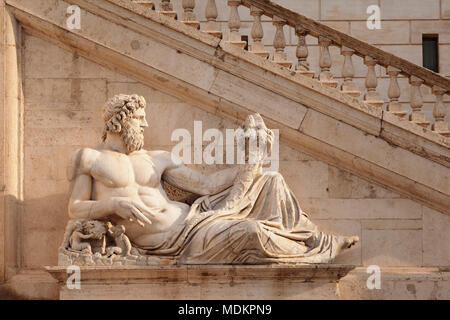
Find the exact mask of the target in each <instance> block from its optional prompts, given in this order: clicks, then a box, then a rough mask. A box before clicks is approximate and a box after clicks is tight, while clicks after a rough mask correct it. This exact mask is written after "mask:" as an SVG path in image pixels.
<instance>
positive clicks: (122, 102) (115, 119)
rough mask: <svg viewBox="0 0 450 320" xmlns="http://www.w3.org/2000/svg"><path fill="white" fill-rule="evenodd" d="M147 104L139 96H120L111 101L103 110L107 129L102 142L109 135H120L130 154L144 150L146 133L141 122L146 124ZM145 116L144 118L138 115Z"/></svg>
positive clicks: (104, 131)
mask: <svg viewBox="0 0 450 320" xmlns="http://www.w3.org/2000/svg"><path fill="white" fill-rule="evenodd" d="M145 106H146V102H145V99H144V97H142V96H138V95H137V94H133V95H125V94H119V95H116V96H114V97H113V98H112V99H111V100H109V101H108V102H107V103H106V105H105V107H104V109H103V120H104V121H105V128H104V130H103V136H102V140H103V142H104V141H105V140H106V138H107V136H108V134H119V135H120V136H121V137H122V140H123V142H124V144H125V146H126V148H127V151H128V153H131V152H133V151H137V150H140V149H142V147H143V146H144V133H143V129H142V127H141V125H140V122H139V121H143V122H145V124H146V123H147V122H146V121H145V113H144V112H143V110H145ZM141 113H142V114H143V116H142V117H143V118H142V119H141V118H140V117H138V114H139V115H140V114H141Z"/></svg>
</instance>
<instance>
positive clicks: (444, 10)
mask: <svg viewBox="0 0 450 320" xmlns="http://www.w3.org/2000/svg"><path fill="white" fill-rule="evenodd" d="M441 19H450V0H441Z"/></svg>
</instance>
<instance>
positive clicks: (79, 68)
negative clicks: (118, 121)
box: [24, 34, 127, 81]
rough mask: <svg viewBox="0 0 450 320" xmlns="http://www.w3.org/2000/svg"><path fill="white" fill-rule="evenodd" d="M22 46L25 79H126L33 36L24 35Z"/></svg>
mask: <svg viewBox="0 0 450 320" xmlns="http://www.w3.org/2000/svg"><path fill="white" fill-rule="evenodd" d="M24 44H25V45H24V48H25V50H24V75H25V78H66V79H67V78H78V79H87V78H105V79H109V80H115V81H119V80H120V81H125V80H126V79H127V78H126V77H125V76H124V75H122V74H120V73H117V72H114V71H112V70H109V69H107V68H105V67H103V66H101V65H99V64H97V63H94V62H91V61H89V60H87V59H85V58H83V57H80V56H79V55H78V54H76V53H74V52H70V51H67V50H64V49H62V48H60V47H58V46H56V45H54V44H52V43H50V42H48V41H46V40H42V39H40V38H37V37H35V36H31V35H28V34H25V36H24Z"/></svg>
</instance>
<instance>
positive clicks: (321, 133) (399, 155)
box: [300, 110, 450, 193]
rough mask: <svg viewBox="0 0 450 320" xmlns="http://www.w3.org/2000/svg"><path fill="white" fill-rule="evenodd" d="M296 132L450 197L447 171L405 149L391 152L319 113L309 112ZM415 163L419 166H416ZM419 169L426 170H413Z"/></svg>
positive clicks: (376, 140)
mask: <svg viewBox="0 0 450 320" xmlns="http://www.w3.org/2000/svg"><path fill="white" fill-rule="evenodd" d="M300 131H302V132H303V133H305V134H307V135H309V136H311V137H314V138H316V139H319V140H321V141H326V142H327V143H328V144H332V145H334V146H335V147H337V148H340V149H342V150H346V151H347V152H350V153H352V154H355V155H356V154H357V155H358V156H359V157H362V158H364V159H367V160H368V161H371V162H372V163H374V164H378V165H382V166H383V167H385V168H390V170H392V171H394V172H397V173H398V174H402V175H405V176H409V177H410V178H411V179H413V180H414V181H416V182H422V183H426V184H427V185H429V186H434V188H435V190H441V192H444V193H450V182H449V181H450V177H449V176H448V169H447V168H445V167H443V166H442V165H439V164H437V163H434V162H430V161H429V160H427V159H425V158H423V157H421V156H418V155H415V154H413V153H411V152H410V151H407V150H405V149H400V148H395V147H393V146H391V145H389V144H388V143H387V142H386V141H384V140H382V139H379V138H376V137H373V136H370V135H367V134H364V133H363V132H362V131H360V130H359V129H356V128H354V127H351V126H348V125H342V123H341V122H339V121H338V120H335V119H332V118H330V117H328V116H325V115H323V114H321V113H319V112H315V111H312V110H309V111H308V113H307V115H306V116H305V119H304V120H303V122H302V126H301V128H300ZM419 162H422V163H421V164H419ZM422 165H423V168H427V170H417V168H418V167H421V166H422Z"/></svg>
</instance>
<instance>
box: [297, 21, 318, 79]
mask: <svg viewBox="0 0 450 320" xmlns="http://www.w3.org/2000/svg"><path fill="white" fill-rule="evenodd" d="M307 34H308V31H307V30H306V29H305V28H303V27H301V26H299V25H297V26H296V27H295V35H296V36H297V38H298V43H297V50H296V51H295V55H296V56H297V60H298V62H297V65H296V66H295V72H296V73H299V74H301V75H304V76H306V77H308V78H314V73H315V72H314V71H312V70H310V69H309V63H308V46H307V45H306V35H307Z"/></svg>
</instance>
